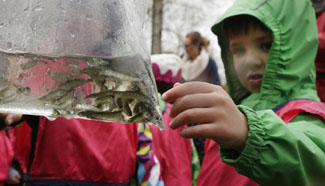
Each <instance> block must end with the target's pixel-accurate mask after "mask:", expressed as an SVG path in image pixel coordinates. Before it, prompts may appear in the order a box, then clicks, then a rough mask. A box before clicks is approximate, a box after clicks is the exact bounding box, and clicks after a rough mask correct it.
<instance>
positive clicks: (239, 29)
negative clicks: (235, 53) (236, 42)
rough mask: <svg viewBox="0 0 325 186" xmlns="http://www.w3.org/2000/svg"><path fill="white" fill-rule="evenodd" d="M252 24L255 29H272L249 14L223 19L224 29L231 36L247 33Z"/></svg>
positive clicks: (266, 30)
mask: <svg viewBox="0 0 325 186" xmlns="http://www.w3.org/2000/svg"><path fill="white" fill-rule="evenodd" d="M250 25H251V26H253V28H255V29H261V30H262V31H265V32H270V33H271V30H270V29H269V28H267V27H266V26H265V25H264V24H263V23H262V22H261V21H260V20H258V19H257V18H255V17H253V16H249V15H239V16H234V17H230V18H227V19H225V20H224V21H223V31H224V33H225V35H226V36H227V37H228V38H229V37H230V36H233V35H240V34H247V33H248V28H249V26H250Z"/></svg>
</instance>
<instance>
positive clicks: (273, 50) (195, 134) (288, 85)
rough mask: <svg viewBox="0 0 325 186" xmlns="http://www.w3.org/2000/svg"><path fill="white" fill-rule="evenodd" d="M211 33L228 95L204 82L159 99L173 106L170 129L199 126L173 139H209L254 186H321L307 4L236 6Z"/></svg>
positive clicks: (323, 112)
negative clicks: (219, 55) (218, 52)
mask: <svg viewBox="0 0 325 186" xmlns="http://www.w3.org/2000/svg"><path fill="white" fill-rule="evenodd" d="M247 20H248V21H247ZM212 31H213V32H214V33H215V34H216V35H217V36H218V41H219V45H220V47H221V52H222V59H223V62H224V66H225V72H226V76H227V84H228V89H229V95H228V93H226V92H225V91H224V90H223V89H222V88H221V87H220V86H217V85H212V84H208V83H202V82H191V83H184V84H177V85H175V86H174V88H173V89H171V90H169V91H167V92H166V93H165V94H164V95H163V99H164V100H165V101H167V102H174V104H173V107H172V108H171V110H170V116H171V117H173V118H174V119H173V120H172V122H171V123H170V126H171V128H173V129H176V128H179V127H181V126H183V125H186V124H188V123H200V125H197V126H193V127H188V128H186V129H183V130H182V131H181V132H180V135H181V136H183V137H187V138H210V139H212V140H214V141H215V142H216V143H217V144H218V145H219V147H220V157H221V159H222V160H223V162H225V163H227V164H230V165H232V166H233V167H234V168H235V169H236V171H237V172H239V173H240V174H242V175H245V176H247V177H249V178H250V179H252V180H254V181H255V182H257V183H258V184H260V185H275V184H278V185H321V184H324V183H325V179H324V175H325V140H324V137H325V122H324V120H325V106H324V104H322V103H321V102H319V98H318V97H317V94H316V88H315V67H314V58H315V55H316V51H317V26H316V18H315V13H314V10H313V8H312V5H311V2H310V1H309V0H299V1H297V0H263V1H261V0H237V1H236V2H235V3H234V5H233V6H232V7H231V8H230V9H228V11H227V12H226V13H225V14H224V15H223V16H222V17H220V18H219V19H218V20H217V22H216V24H215V25H214V26H213V27H212ZM204 163H205V161H203V164H204ZM216 179H217V178H216Z"/></svg>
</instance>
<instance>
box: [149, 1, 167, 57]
mask: <svg viewBox="0 0 325 186" xmlns="http://www.w3.org/2000/svg"><path fill="white" fill-rule="evenodd" d="M163 1H164V0H154V1H153V6H152V10H153V11H152V43H151V53H152V54H160V53H161V36H162V35H161V33H162V26H163V7H164V2H163Z"/></svg>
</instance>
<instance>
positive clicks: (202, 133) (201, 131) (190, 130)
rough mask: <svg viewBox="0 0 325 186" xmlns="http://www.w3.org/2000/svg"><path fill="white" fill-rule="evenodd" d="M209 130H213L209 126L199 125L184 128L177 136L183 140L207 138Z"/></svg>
mask: <svg viewBox="0 0 325 186" xmlns="http://www.w3.org/2000/svg"><path fill="white" fill-rule="evenodd" d="M211 130H214V127H213V126H212V125H211V124H200V125H195V126H191V127H187V128H184V129H183V130H181V131H180V132H179V134H180V135H181V136H182V137H184V138H207V135H208V134H209V133H210V131H211Z"/></svg>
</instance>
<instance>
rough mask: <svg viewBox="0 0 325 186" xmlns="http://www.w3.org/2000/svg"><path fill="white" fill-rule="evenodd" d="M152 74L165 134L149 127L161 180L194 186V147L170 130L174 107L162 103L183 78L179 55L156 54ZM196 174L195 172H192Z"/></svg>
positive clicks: (170, 184) (152, 58) (152, 57)
mask: <svg viewBox="0 0 325 186" xmlns="http://www.w3.org/2000/svg"><path fill="white" fill-rule="evenodd" d="M151 61H152V70H153V73H154V76H155V80H156V84H157V89H158V92H159V96H158V97H159V101H160V107H161V111H162V114H163V121H164V123H165V125H166V130H163V131H160V130H159V129H158V128H157V127H153V126H149V129H150V131H151V132H152V138H153V140H152V141H153V150H154V151H155V154H156V155H157V158H158V160H159V162H160V166H161V176H162V180H163V182H164V184H165V185H166V186H174V185H182V186H191V185H192V168H191V164H192V145H191V140H190V139H185V138H182V137H181V136H179V134H178V133H179V131H180V130H182V128H184V127H182V128H179V129H178V130H172V129H171V128H170V127H169V123H170V121H171V118H170V117H169V115H168V113H169V110H170V108H171V104H169V103H166V102H164V101H163V100H162V99H161V94H163V93H164V92H166V91H167V90H169V89H170V88H172V87H173V85H174V83H176V82H178V81H179V80H180V77H181V58H180V57H179V56H177V55H176V54H156V55H152V56H151ZM147 127H148V126H147ZM193 171H195V170H193ZM195 179H196V178H194V180H195Z"/></svg>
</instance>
